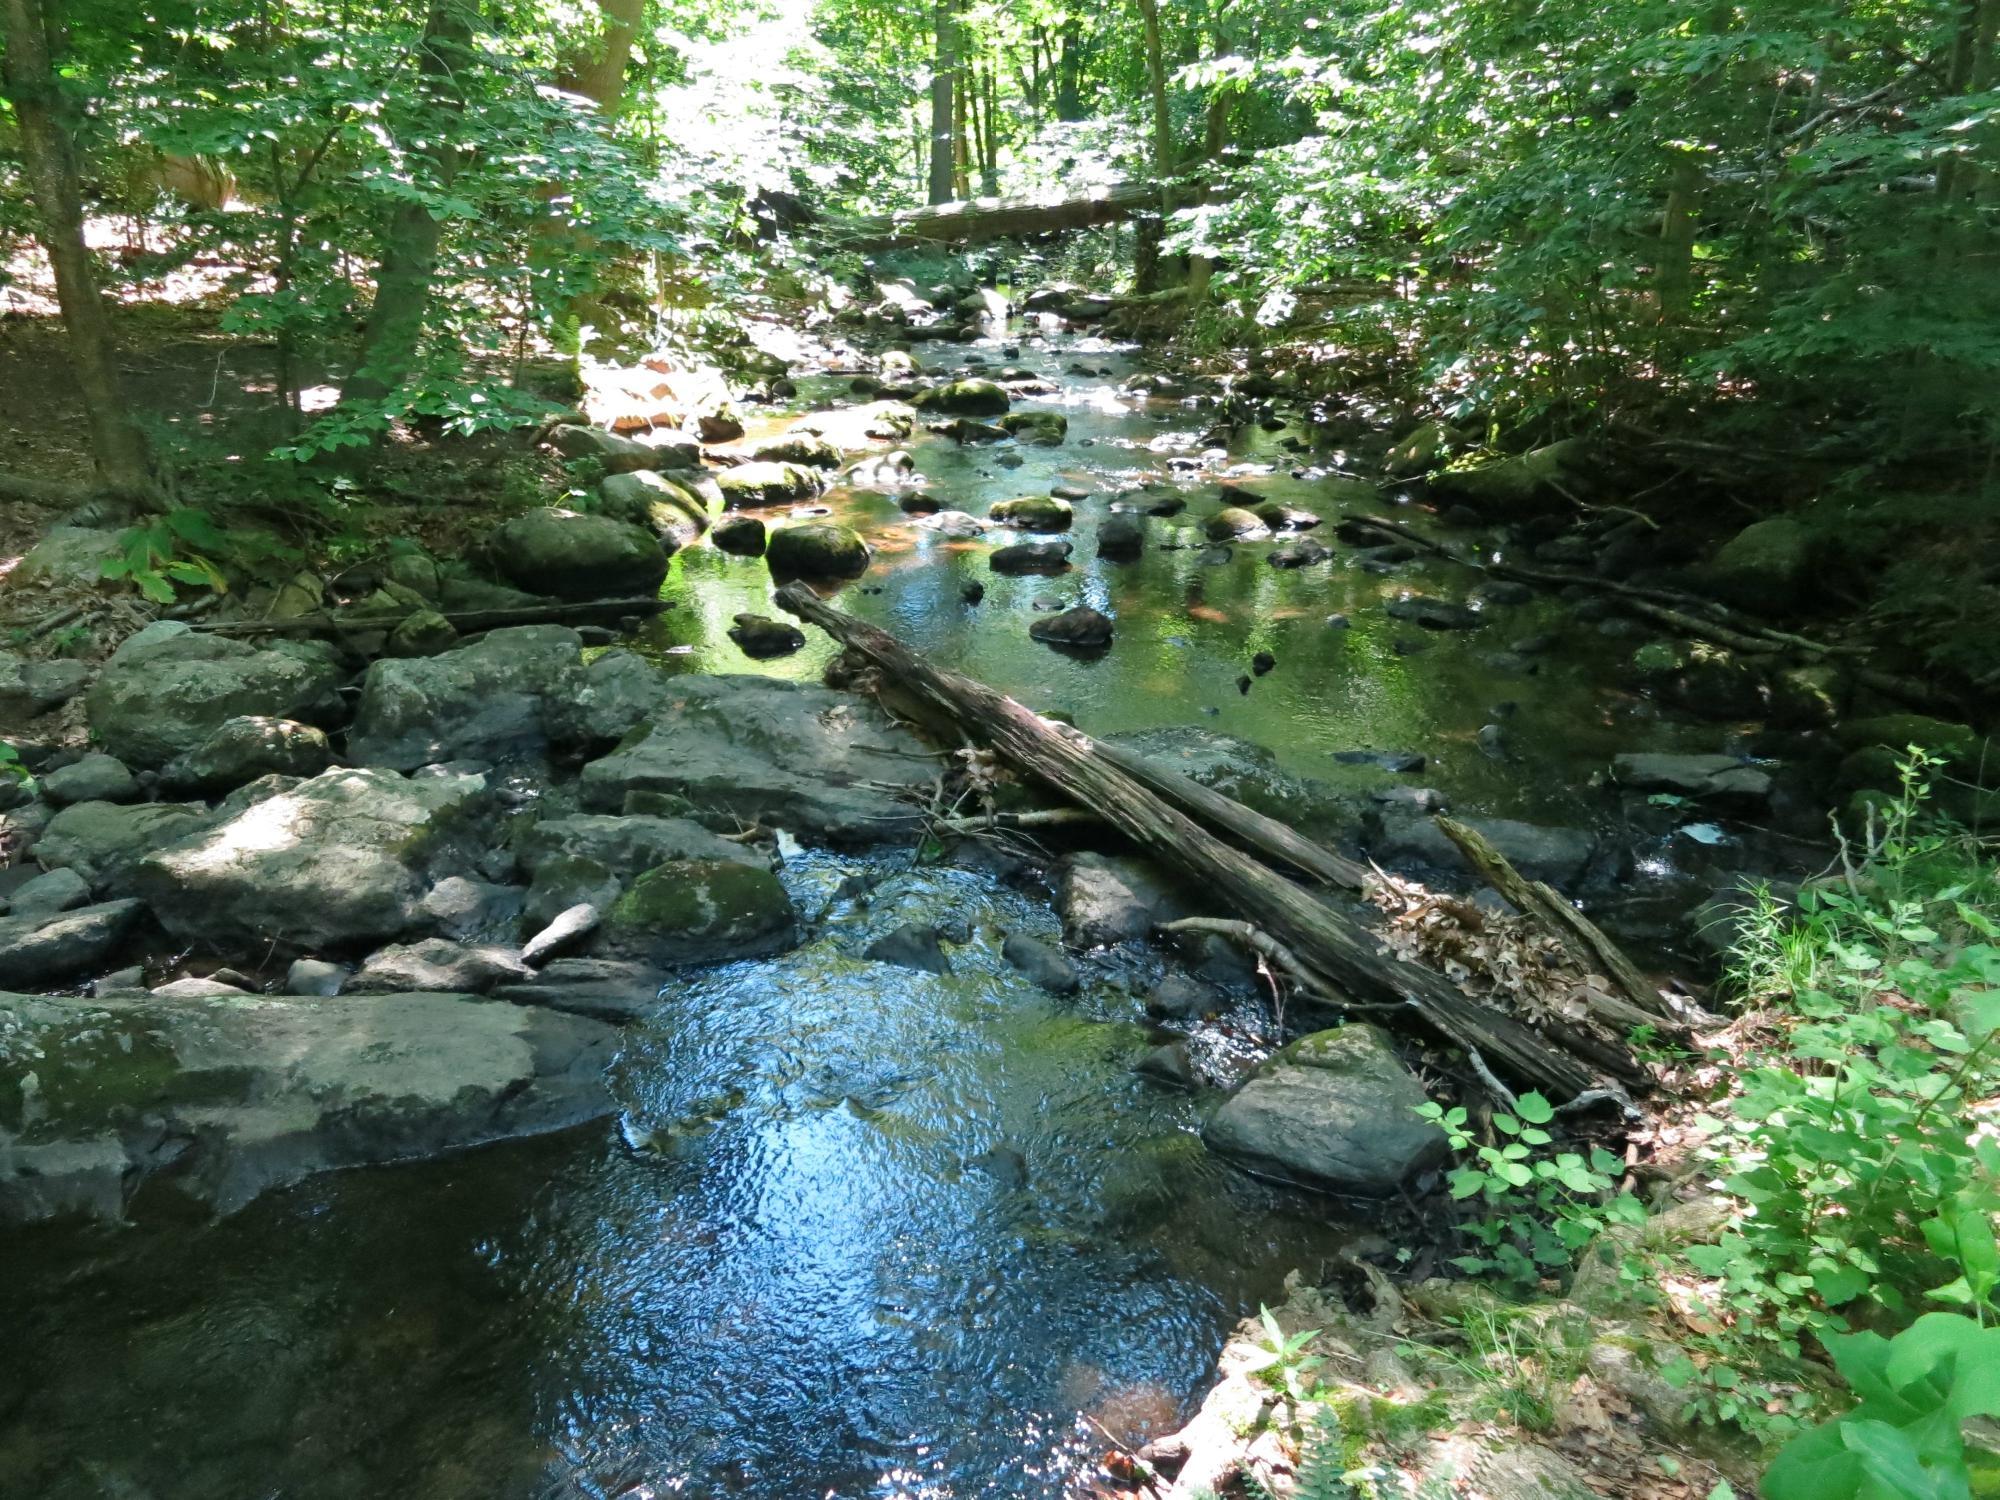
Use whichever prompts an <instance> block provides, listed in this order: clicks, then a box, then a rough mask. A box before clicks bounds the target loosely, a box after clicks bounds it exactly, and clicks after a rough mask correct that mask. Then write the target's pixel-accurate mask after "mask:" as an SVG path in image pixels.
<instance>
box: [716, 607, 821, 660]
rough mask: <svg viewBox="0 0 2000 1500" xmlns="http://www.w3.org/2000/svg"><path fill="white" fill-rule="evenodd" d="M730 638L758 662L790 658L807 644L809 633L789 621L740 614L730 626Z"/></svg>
mask: <svg viewBox="0 0 2000 1500" xmlns="http://www.w3.org/2000/svg"><path fill="white" fill-rule="evenodd" d="M729 638H730V639H731V640H732V641H734V642H736V644H737V646H738V647H739V648H740V649H741V650H742V652H743V654H744V655H745V656H748V657H752V658H754V659H757V660H760V661H761V660H764V659H766V658H769V657H773V656H790V655H791V654H792V653H793V652H794V651H797V650H799V649H800V648H802V647H803V646H804V645H805V643H806V634H805V632H804V631H803V630H801V629H799V627H798V626H796V625H794V624H792V623H791V621H789V620H774V619H772V618H771V617H770V616H768V615H738V616H737V617H736V623H735V624H733V625H731V626H730V627H729Z"/></svg>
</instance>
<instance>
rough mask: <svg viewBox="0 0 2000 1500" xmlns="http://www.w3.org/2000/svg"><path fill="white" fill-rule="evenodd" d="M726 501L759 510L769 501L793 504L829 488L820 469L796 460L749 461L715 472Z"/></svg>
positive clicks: (733, 506) (728, 504) (730, 505)
mask: <svg viewBox="0 0 2000 1500" xmlns="http://www.w3.org/2000/svg"><path fill="white" fill-rule="evenodd" d="M715 482H716V484H718V485H719V486H721V488H722V501H723V504H724V505H725V506H726V507H727V508H728V509H730V510H755V509H757V508H758V507H760V506H766V505H792V504H795V503H796V502H798V501H800V500H810V499H812V498H813V497H814V496H816V495H818V494H819V492H820V491H821V490H823V489H825V488H826V479H825V477H824V476H823V475H821V474H820V473H819V472H818V471H817V470H814V469H810V468H807V467H806V466H805V465H804V464H796V463H748V464H738V465H737V466H736V467H735V468H733V469H723V470H721V471H719V472H718V473H717V474H716V476H715Z"/></svg>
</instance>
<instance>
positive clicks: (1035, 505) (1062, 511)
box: [986, 495, 1076, 531]
mask: <svg viewBox="0 0 2000 1500" xmlns="http://www.w3.org/2000/svg"><path fill="white" fill-rule="evenodd" d="M986 515H987V519H989V520H991V521H993V522H995V523H996V524H998V525H1001V526H1011V527H1013V528H1014V529H1015V530H1016V531H1068V530H1069V528H1070V525H1071V523H1072V522H1073V521H1074V520H1075V519H1076V512H1075V511H1073V510H1071V509H1070V507H1069V505H1068V503H1067V502H1066V501H1062V500H1058V499H1056V497H1055V496H1053V495H1023V496H1021V497H1020V498H1019V499H1017V500H1002V501H999V502H998V503H997V504H994V505H991V506H988V507H987V510H986Z"/></svg>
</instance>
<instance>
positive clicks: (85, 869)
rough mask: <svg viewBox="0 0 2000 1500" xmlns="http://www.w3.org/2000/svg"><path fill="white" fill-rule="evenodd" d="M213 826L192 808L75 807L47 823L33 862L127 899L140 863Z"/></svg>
mask: <svg viewBox="0 0 2000 1500" xmlns="http://www.w3.org/2000/svg"><path fill="white" fill-rule="evenodd" d="M211 821H212V819H211V816H210V814H209V811H208V809H207V808H205V807H202V806H199V805H197V804H193V803H182V802H141V803H136V804H133V805H129V806H121V805H119V804H116V803H111V802H79V803H77V804H75V805H74V806H72V807H65V808H64V809H63V810H62V811H61V812H59V813H57V814H56V815H55V817H53V818H52V819H50V820H49V826H48V828H47V829H46V830H44V832H43V834H42V837H41V839H40V840H39V841H38V842H37V843H36V845H35V858H36V860H37V861H39V862H40V863H41V865H42V867H43V868H44V869H50V870H74V871H75V872H76V873H77V874H78V875H79V876H81V877H82V878H83V880H84V882H85V883H86V884H87V885H89V887H90V888H91V890H93V891H95V892H98V893H100V894H104V895H115V896H123V895H128V894H130V889H129V887H130V883H131V877H132V872H133V869H134V868H135V867H136V866H137V865H138V863H139V861H140V860H141V859H143V858H144V857H145V856H146V855H148V854H150V853H152V851H153V850H155V849H158V848H159V847H161V846H162V845H164V844H171V843H173V842H175V841H176V840H178V839H183V838H186V837H187V836H188V835H189V834H191V833H194V832H195V831H196V830H198V829H202V828H206V827H207V826H208V825H209V823H210V822H211Z"/></svg>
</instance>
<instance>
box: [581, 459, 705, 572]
mask: <svg viewBox="0 0 2000 1500" xmlns="http://www.w3.org/2000/svg"><path fill="white" fill-rule="evenodd" d="M686 477H687V476H685V475H683V474H655V473H653V472H651V471H650V470H641V471H639V472H637V473H631V474H613V475H612V476H611V477H610V478H609V479H606V480H605V481H604V482H603V483H602V484H600V485H598V487H597V494H598V514H600V515H604V516H609V517H610V518H611V519H612V520H614V521H624V522H626V523H627V524H628V525H632V526H637V527H639V528H640V529H641V530H643V531H647V532H650V533H651V534H652V535H653V536H654V537H656V538H657V539H658V540H659V542H660V545H661V546H662V548H664V549H665V550H666V551H668V552H678V551H679V550H680V549H681V548H683V547H686V546H690V545H692V544H693V543H694V541H695V540H696V539H697V538H698V537H700V535H701V534H702V533H703V532H704V531H706V530H708V512H709V506H708V502H707V501H706V500H705V499H703V497H702V496H701V495H700V494H699V493H698V492H697V491H696V490H695V489H693V488H690V487H689V486H688V485H687V484H686V483H684V482H683V481H684V480H685V479H686Z"/></svg>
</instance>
